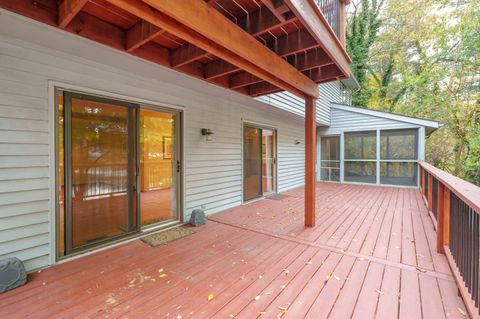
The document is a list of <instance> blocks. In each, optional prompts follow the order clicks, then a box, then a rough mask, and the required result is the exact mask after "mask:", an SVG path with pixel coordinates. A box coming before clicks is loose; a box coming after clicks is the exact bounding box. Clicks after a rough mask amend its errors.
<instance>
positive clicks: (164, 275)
mask: <svg viewBox="0 0 480 319" xmlns="http://www.w3.org/2000/svg"><path fill="white" fill-rule="evenodd" d="M167 276H168V275H167V274H161V275H160V276H158V277H160V278H165V277H167Z"/></svg>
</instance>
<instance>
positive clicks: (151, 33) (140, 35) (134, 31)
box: [125, 20, 164, 52]
mask: <svg viewBox="0 0 480 319" xmlns="http://www.w3.org/2000/svg"><path fill="white" fill-rule="evenodd" d="M162 33H164V31H163V30H161V29H160V28H158V27H156V26H154V25H153V24H151V23H148V22H147V21H144V20H141V21H140V22H138V23H137V24H135V25H134V26H133V27H131V28H130V29H129V30H128V31H127V35H126V38H127V39H126V45H125V47H126V49H127V51H129V52H131V51H133V50H135V49H138V48H139V47H140V46H142V45H144V44H145V43H147V42H149V41H151V40H153V39H154V38H156V37H157V36H159V35H160V34H162Z"/></svg>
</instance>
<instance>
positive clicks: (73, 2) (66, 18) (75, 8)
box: [58, 0, 88, 28]
mask: <svg viewBox="0 0 480 319" xmlns="http://www.w3.org/2000/svg"><path fill="white" fill-rule="evenodd" d="M87 2H88V0H63V2H61V3H60V4H59V6H58V26H59V27H60V28H65V27H66V26H67V25H68V24H69V23H70V22H71V21H72V20H73V18H75V16H76V15H77V14H78V13H79V12H80V10H82V8H83V6H84V5H85V4H86V3H87Z"/></svg>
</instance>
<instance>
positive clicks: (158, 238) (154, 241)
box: [141, 227, 193, 247]
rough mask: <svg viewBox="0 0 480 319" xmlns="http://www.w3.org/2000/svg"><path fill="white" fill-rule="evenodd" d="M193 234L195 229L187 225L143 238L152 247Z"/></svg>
mask: <svg viewBox="0 0 480 319" xmlns="http://www.w3.org/2000/svg"><path fill="white" fill-rule="evenodd" d="M191 234H193V231H191V230H190V229H188V228H186V227H177V228H173V229H169V230H166V231H162V232H159V233H155V234H151V235H148V236H145V237H143V238H141V240H142V241H143V242H144V243H146V244H149V245H150V246H152V247H157V246H160V245H163V244H166V243H169V242H171V241H174V240H177V239H180V238H183V237H186V236H190V235H191Z"/></svg>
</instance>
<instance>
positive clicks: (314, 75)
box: [0, 0, 351, 97]
mask: <svg viewBox="0 0 480 319" xmlns="http://www.w3.org/2000/svg"><path fill="white" fill-rule="evenodd" d="M58 2H59V1H57V0H38V1H30V0H18V1H9V0H0V7H3V8H5V9H7V10H11V11H13V12H17V13H19V14H22V15H25V16H28V17H31V18H33V19H36V20H39V21H41V22H43V23H47V24H50V25H54V26H58V27H60V28H64V29H65V30H67V31H69V32H72V33H75V34H78V35H80V36H83V37H86V38H89V39H92V40H94V41H97V42H100V43H102V44H105V45H108V46H111V47H113V48H115V49H119V50H123V51H127V52H129V53H130V54H132V55H135V56H138V57H141V58H143V59H147V60H150V61H153V62H155V63H158V64H160V65H163V66H166V67H169V68H173V69H175V70H177V71H180V72H183V73H187V74H189V75H191V76H194V77H197V78H200V79H202V80H206V81H208V82H211V83H213V84H216V85H219V86H222V87H225V88H229V89H232V90H235V91H237V92H240V93H243V94H247V95H250V96H259V95H263V94H268V93H272V92H277V91H281V90H288V91H290V92H292V93H294V94H296V95H298V96H301V97H304V96H305V95H308V96H312V97H316V96H317V95H318V90H317V85H316V83H321V82H326V81H332V80H337V79H345V78H348V76H349V70H348V68H349V64H350V63H351V61H350V59H349V57H348V55H347V53H346V51H345V48H344V46H343V45H342V43H341V41H340V39H339V38H338V37H337V36H336V34H335V32H334V31H333V29H332V27H330V25H329V24H328V22H327V20H326V19H325V17H324V15H323V14H322V12H321V9H320V8H319V7H318V5H317V4H316V3H315V2H314V1H313V0H283V1H272V0H261V1H257V0H213V1H212V0H205V1H204V0H183V1H177V0H163V1H155V0H63V1H60V3H59V4H58V5H57V3H58ZM345 3H348V1H341V0H338V1H337V0H336V1H329V7H324V8H323V10H337V11H338V12H336V13H335V12H333V13H334V14H337V15H338V16H337V19H338V22H337V23H339V24H340V26H339V28H340V30H341V31H340V32H343V29H344V28H343V23H342V22H341V21H342V19H343V17H342V16H339V15H341V13H340V11H341V10H344V9H343V6H344V4H345ZM334 5H335V6H334ZM342 12H343V11H342ZM340 38H342V36H340Z"/></svg>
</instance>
